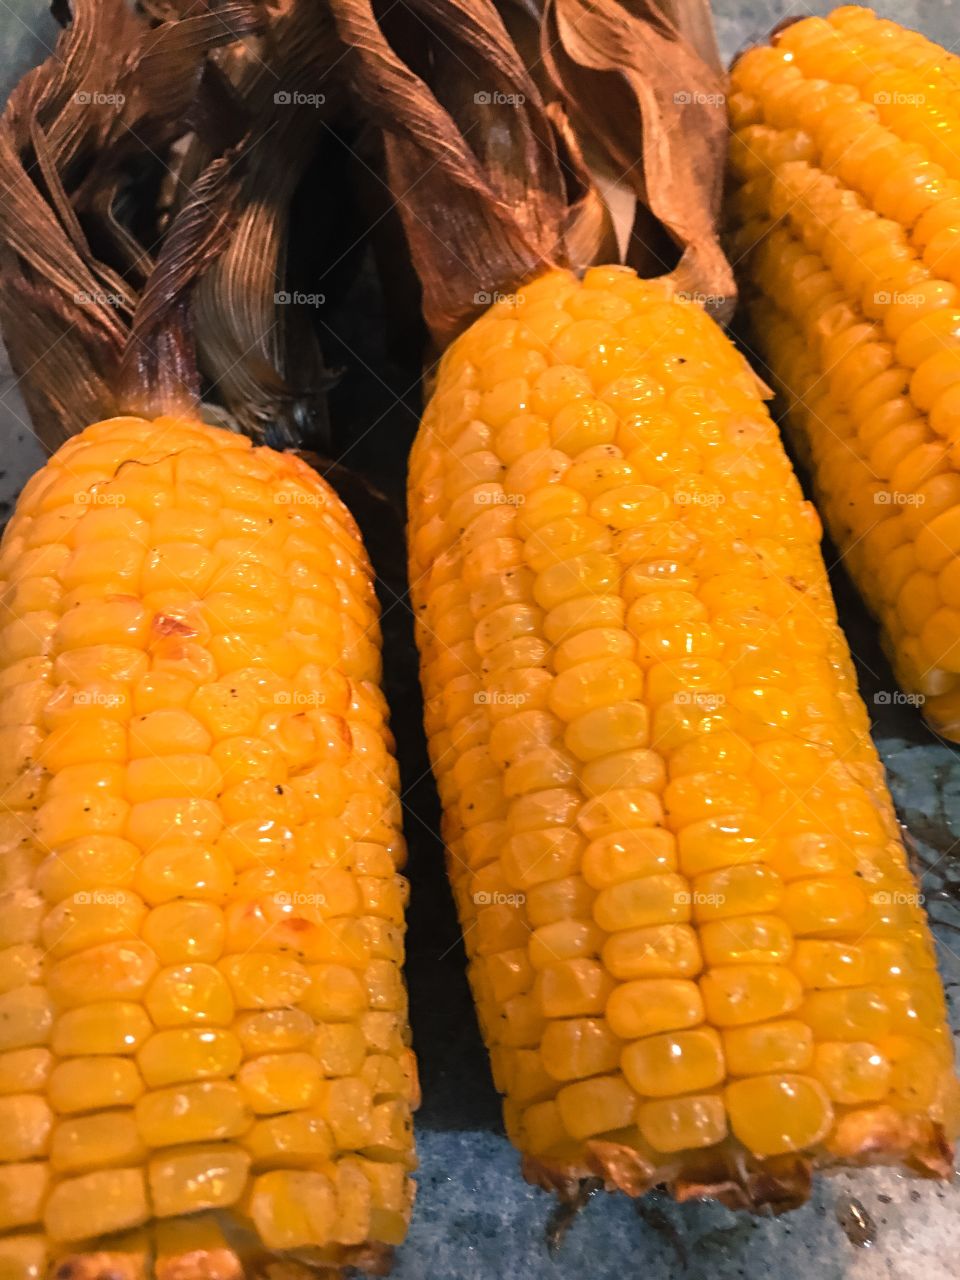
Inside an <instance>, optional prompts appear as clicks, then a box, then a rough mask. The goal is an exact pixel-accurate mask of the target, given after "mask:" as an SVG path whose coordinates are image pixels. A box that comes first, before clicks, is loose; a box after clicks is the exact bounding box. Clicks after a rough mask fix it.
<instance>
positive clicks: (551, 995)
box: [534, 959, 613, 1018]
mask: <svg viewBox="0 0 960 1280" xmlns="http://www.w3.org/2000/svg"><path fill="white" fill-rule="evenodd" d="M612 986H613V982H612V980H611V978H610V976H609V975H608V974H607V972H606V970H605V969H604V967H603V965H601V964H600V963H599V962H598V961H595V960H589V959H573V960H563V961H559V962H557V963H554V964H551V965H548V966H547V967H546V968H544V969H541V970H540V972H539V974H538V975H537V979H536V983H535V985H534V994H535V997H536V999H537V1001H538V1002H539V1005H540V1008H541V1010H542V1012H543V1014H544V1015H545V1016H546V1017H548V1018H569V1017H577V1016H580V1015H583V1014H598V1013H602V1012H603V1009H604V1006H605V1005H606V1002H607V997H608V996H609V994H610V990H611V988H612Z"/></svg>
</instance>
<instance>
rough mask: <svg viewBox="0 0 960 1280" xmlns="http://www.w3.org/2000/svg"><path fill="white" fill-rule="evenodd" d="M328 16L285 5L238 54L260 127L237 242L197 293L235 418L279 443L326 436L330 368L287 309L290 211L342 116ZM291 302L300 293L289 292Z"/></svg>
mask: <svg viewBox="0 0 960 1280" xmlns="http://www.w3.org/2000/svg"><path fill="white" fill-rule="evenodd" d="M339 54H340V48H339V45H338V43H337V40H336V33H335V31H334V27H333V21H332V18H331V17H330V14H329V12H328V11H326V10H324V9H322V8H321V7H319V6H316V5H313V4H310V3H304V2H303V0H279V3H278V4H276V5H275V6H274V7H273V8H272V9H271V13H270V24H269V28H268V30H267V32H266V34H265V37H264V38H263V39H262V40H261V41H258V42H256V43H254V44H249V43H248V45H246V46H243V47H238V48H236V49H233V50H230V51H229V53H228V56H227V58H226V59H225V61H224V72H225V74H226V76H227V77H228V78H229V81H230V83H231V85H232V86H233V88H234V90H235V92H236V94H237V96H238V97H239V98H240V99H241V100H242V101H243V103H244V104H245V105H246V107H247V110H248V111H249V113H250V116H251V118H252V119H254V120H255V122H256V123H255V126H254V131H253V136H252V137H251V139H250V142H249V145H248V148H247V154H246V163H245V167H244V173H243V178H242V183H241V186H240V190H239V193H238V198H237V200H236V201H235V203H234V222H233V230H232V233H231V237H230V242H229V244H228V246H227V248H226V250H225V251H224V253H223V254H222V256H221V257H220V258H219V259H218V261H217V262H216V263H215V264H214V265H213V267H212V268H211V270H210V271H209V272H207V273H206V274H205V276H204V278H203V279H202V280H201V281H200V283H199V285H198V288H197V290H196V293H195V295H194V314H195V318H196V332H197V343H198V348H199V354H200V362H201V367H202V369H203V372H204V374H205V375H206V377H207V378H208V380H209V382H210V384H211V385H212V386H213V387H215V388H216V395H217V398H218V399H219V400H221V401H222V402H223V403H224V404H225V406H226V408H227V410H228V413H229V415H230V417H231V418H232V420H233V421H234V422H235V423H236V424H237V425H239V426H240V427H241V429H242V430H244V431H246V432H247V433H248V434H251V435H253V436H256V437H258V438H264V439H268V440H269V441H270V443H271V444H275V445H278V446H281V445H296V444H299V443H300V442H301V441H302V440H303V439H304V438H305V437H306V438H307V439H313V440H315V439H318V438H320V439H323V438H324V437H325V435H326V407H325V400H324V392H325V390H326V389H327V387H328V386H329V384H330V381H331V375H330V374H329V372H328V371H327V369H326V368H325V365H324V361H323V357H322V353H321V350H320V346H319V343H318V342H317V339H316V336H315V327H314V325H313V324H312V322H311V321H312V316H311V315H310V313H309V311H308V310H306V309H305V308H304V307H303V306H300V305H297V304H296V303H295V302H292V303H288V304H282V305H280V306H278V305H277V297H278V295H279V296H281V297H282V296H283V295H284V294H286V293H287V290H286V289H285V285H286V283H287V280H286V268H287V252H288V215H289V209H290V204H291V201H292V199H293V196H294V193H295V191H296V188H297V186H298V184H299V183H300V181H301V179H302V177H303V174H304V172H305V170H306V168H307V166H308V165H309V164H310V162H311V161H312V160H313V158H314V157H315V155H316V153H317V148H318V145H319V143H320V140H321V138H322V137H323V135H324V133H325V131H326V130H328V129H329V128H330V124H331V121H333V120H335V118H336V116H337V114H338V112H339V110H340V107H341V87H340V82H339V80H338V79H337V77H336V75H335V74H333V75H330V74H327V72H328V68H330V67H331V66H333V64H335V62H336V60H337V58H338V57H339ZM288 296H290V297H291V298H292V296H293V295H288Z"/></svg>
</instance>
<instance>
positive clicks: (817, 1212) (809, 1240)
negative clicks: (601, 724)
mask: <svg viewBox="0 0 960 1280" xmlns="http://www.w3.org/2000/svg"><path fill="white" fill-rule="evenodd" d="M714 7H715V11H716V19H717V28H718V34H719V38H720V43H721V47H722V50H723V53H724V56H725V57H729V56H731V55H732V54H733V53H734V52H735V51H736V50H737V49H738V48H739V47H740V46H742V45H744V44H746V43H748V42H750V41H751V40H753V39H755V38H759V37H761V36H762V35H763V34H764V33H765V32H766V31H768V30H769V29H770V27H771V26H773V25H774V24H775V23H777V22H779V21H780V20H781V19H783V18H784V17H788V16H795V15H803V14H807V13H825V12H827V11H828V10H829V8H830V7H831V5H829V4H827V3H814V4H801V3H796V4H791V3H789V2H788V0H752V2H751V0H715V3H714ZM874 8H876V9H877V10H878V12H880V13H882V14H883V15H885V16H888V17H895V18H897V19H898V20H899V21H900V22H903V23H905V24H907V25H913V26H917V27H919V28H921V29H922V30H924V31H925V32H926V33H927V34H929V35H931V36H933V37H935V38H936V39H938V40H940V41H941V42H944V43H947V44H951V45H954V46H955V45H956V44H957V43H958V42H960V0H889V2H884V3H878V4H876V5H874ZM55 31H56V28H55V26H54V23H53V21H52V19H51V18H50V17H49V15H48V13H47V12H46V10H45V8H44V7H43V6H42V5H41V4H40V3H36V2H34V0H0V93H2V94H3V95H4V96H5V94H6V92H7V91H8V90H9V88H10V86H11V84H12V83H13V81H14V80H15V79H16V78H17V76H18V75H19V74H20V73H21V71H22V70H23V69H24V68H25V67H26V66H28V65H30V64H31V63H32V62H35V61H38V60H39V59H40V58H42V57H43V56H45V54H46V52H47V51H48V50H49V48H50V47H51V46H52V44H53V40H54V38H55ZM340 343H341V346H342V350H339V351H338V352H337V354H338V356H342V360H341V361H340V362H341V363H342V364H343V365H344V367H345V369H346V375H345V378H344V381H343V384H342V388H341V390H340V391H338V392H337V393H335V395H334V399H333V415H334V418H335V420H336V418H337V417H338V415H339V416H340V417H342V418H344V419H346V418H350V419H351V421H352V422H353V423H354V425H355V426H356V424H357V423H360V424H361V425H362V424H363V422H364V420H365V419H369V420H370V421H373V420H374V418H376V420H377V421H379V420H380V418H381V417H383V418H384V419H385V420H386V422H387V424H388V426H389V430H390V431H391V432H392V436H393V439H392V442H388V444H387V452H389V453H392V455H393V456H394V457H395V458H396V457H397V456H399V454H398V444H397V442H398V441H402V440H403V439H404V438H406V439H408V438H409V436H410V434H411V433H412V430H413V426H414V421H415V406H413V405H411V403H410V396H409V393H408V391H407V387H408V384H407V383H406V382H404V381H403V380H402V379H401V380H399V381H397V382H396V383H395V384H394V385H395V387H400V388H401V390H400V391H399V392H397V391H396V390H392V391H389V392H386V391H385V393H384V394H385V395H386V394H389V395H390V396H392V397H393V401H392V404H391V405H385V404H380V403H378V404H375V405H371V404H370V402H369V401H370V395H369V389H367V390H364V389H361V388H360V377H358V376H354V375H360V376H362V370H359V369H354V370H351V356H350V346H349V333H348V337H347V338H343V336H342V335H341V338H340ZM353 363H355V362H353ZM388 381H389V379H388ZM367 382H368V383H369V379H367ZM390 410H392V412H390ZM0 417H2V426H3V437H2V438H3V441H4V448H3V456H2V460H0V503H3V504H4V505H3V510H8V509H9V507H8V505H7V504H9V502H10V501H11V500H12V499H13V498H15V496H16V493H17V492H18V490H19V487H20V485H21V484H22V482H23V479H24V478H25V476H26V475H27V474H29V473H30V472H31V471H32V470H33V469H35V467H36V466H37V465H39V462H40V458H41V454H40V450H39V448H38V447H37V446H36V443H35V442H34V441H33V439H32V438H31V435H30V432H29V428H28V427H27V425H26V421H25V415H24V412H23V409H22V406H21V405H20V404H19V401H18V398H17V396H16V390H15V388H14V387H12V385H11V383H10V381H9V379H8V378H5V377H4V370H3V368H2V367H0ZM397 423H399V425H397ZM358 429H359V428H358ZM370 431H371V432H372V428H370ZM364 434H368V432H366V431H365V432H364ZM384 440H386V436H383V437H379V438H378V435H377V433H374V434H373V435H372V436H371V443H372V446H373V447H372V448H371V451H370V452H371V453H375V452H376V450H377V449H379V448H380V447H381V443H382V441H384ZM389 443H393V448H392V449H390V448H389V447H388V446H389ZM364 453H366V450H364ZM379 460H382V459H379ZM360 461H361V462H362V461H363V459H360ZM367 465H377V464H376V463H373V462H371V463H368V464H367ZM377 532H378V533H379V534H380V535H381V536H379V537H377V538H376V539H375V541H377V542H379V543H381V544H382V545H383V547H384V548H385V551H384V559H383V561H382V562H381V564H383V563H385V562H386V561H388V560H392V563H393V566H394V568H395V567H396V555H395V552H396V545H397V537H396V534H397V530H396V529H389V528H388V529H385V530H378V531H377ZM368 536H369V535H368ZM391 542H392V548H391V547H390V546H388V544H390V543H391ZM371 549H372V554H373V555H374V558H375V560H376V559H377V558H378V554H377V548H376V547H372V548H371ZM391 550H392V551H393V556H392V557H391ZM827 557H828V563H831V564H832V562H833V561H835V560H836V556H835V554H832V553H831V552H830V549H829V548H828V549H827ZM384 576H385V584H384V588H383V591H382V595H383V598H384V630H385V634H386V636H387V639H388V646H387V654H388V662H387V684H388V693H389V694H390V697H391V703H392V705H393V708H394V721H395V726H396V728H397V735H398V740H399V745H400V756H401V760H402V761H403V772H404V787H405V807H406V813H407V817H406V825H407V835H408V839H409V843H410V850H411V860H410V875H411V880H412V882H413V901H412V906H411V911H410V934H409V944H410V945H409V955H410V958H409V964H408V978H409V983H410V990H411V1013H412V1020H413V1026H414V1036H415V1042H416V1048H417V1050H418V1052H419V1055H420V1062H421V1072H422V1080H423V1089H424V1101H423V1106H422V1108H421V1110H420V1112H419V1114H418V1119H417V1136H418V1144H419V1150H420V1159H421V1168H420V1174H419V1182H420V1194H419V1200H418V1203H417V1207H416V1211H415V1214H414V1219H413V1225H412V1228H411V1231H410V1235H409V1238H408V1240H407V1243H406V1244H405V1245H404V1246H403V1248H402V1249H401V1250H400V1251H399V1253H398V1257H397V1262H396V1266H395V1269H394V1273H393V1274H394V1276H395V1277H396V1280H519V1278H520V1277H524V1280H588V1278H589V1280H621V1278H622V1277H626V1276H632V1275H639V1274H643V1273H646V1274H649V1275H652V1276H655V1277H657V1280H701V1278H702V1280H707V1277H709V1278H710V1280H737V1278H746V1280H762V1278H765V1277H768V1276H774V1277H777V1280H810V1278H811V1277H814V1276H816V1277H817V1280H840V1278H841V1277H849V1278H850V1280H860V1278H861V1277H862V1278H863V1280H867V1278H868V1277H869V1278H870V1280H948V1278H953V1277H956V1276H957V1275H958V1271H960V1264H958V1261H957V1254H958V1245H960V1182H956V1183H955V1184H954V1185H952V1186H949V1187H944V1186H940V1185H934V1184H932V1183H929V1182H917V1181H913V1180H909V1179H905V1178H902V1177H900V1176H898V1175H896V1174H893V1173H890V1172H886V1171H868V1172H857V1173H854V1174H849V1175H847V1174H841V1175H835V1176H833V1177H830V1178H821V1179H820V1180H819V1183H818V1186H817V1189H816V1192H815V1194H814V1197H813V1199H812V1200H811V1202H810V1203H809V1204H808V1205H806V1206H805V1207H804V1208H802V1209H800V1210H797V1211H796V1212H794V1213H792V1214H788V1215H786V1216H784V1217H782V1218H779V1219H770V1218H766V1219H753V1218H749V1217H747V1216H745V1215H738V1214H734V1213H732V1212H730V1211H728V1210H726V1209H723V1208H721V1207H719V1206H716V1205H712V1204H706V1203H703V1204H700V1203H698V1204H689V1205H685V1206H677V1205H675V1204H673V1203H671V1202H669V1201H667V1200H665V1199H663V1198H657V1197H647V1198H646V1199H645V1200H644V1201H643V1202H641V1204H640V1206H639V1211H638V1208H637V1207H636V1206H634V1204H632V1203H631V1202H630V1201H629V1200H627V1199H626V1198H625V1197H622V1196H596V1197H594V1199H593V1200H592V1201H591V1202H590V1203H589V1204H588V1205H587V1206H586V1208H585V1209H584V1210H583V1212H581V1213H580V1214H579V1215H578V1216H577V1218H576V1220H575V1221H574V1222H573V1223H572V1225H571V1226H570V1228H569V1230H568V1231H567V1232H566V1234H565V1236H564V1238H563V1240H562V1243H561V1245H560V1247H559V1249H558V1251H556V1254H555V1256H551V1255H550V1253H549V1252H548V1249H547V1245H546V1239H547V1234H548V1227H549V1224H550V1221H551V1214H552V1212H553V1203H552V1201H551V1199H550V1197H548V1196H547V1195H546V1194H544V1193H543V1192H541V1191H538V1190H535V1189H533V1188H531V1187H529V1186H527V1185H526V1184H525V1183H524V1182H523V1180H522V1179H521V1177H520V1174H519V1169H518V1161H517V1157H516V1155H515V1153H514V1152H513V1150H512V1149H511V1147H510V1146H509V1144H508V1143H507V1140H506V1138H505V1137H504V1135H503V1131H502V1127H501V1124H500V1117H499V1107H498V1103H497V1098H496V1095H495V1093H494V1091H493V1087H492V1085H491V1082H490V1078H489V1073H488V1070H487V1066H486V1058H485V1054H484V1053H483V1050H482V1048H481V1045H480V1042H479V1038H478V1035H477V1031H476V1026H475V1022H474V1017H473V1011H472V1007H471V1004H470V1000H469V996H468V993H467V989H466V984H465V980H464V976H463V953H462V949H461V946H460V942H459V931H458V929H457V924H456V918H455V915H454V912H453V907H452V903H451V901H450V898H449V894H448V892H447V889H446V884H445V881H444V879H443V875H442V861H441V854H440V850H439V846H438V843H437V839H436V835H435V830H436V799H435V795H434V793H433V787H432V783H431V781H430V778H429V774H428V771H427V769H426V762H425V756H424V751H423V743H422V739H421V738H420V735H419V730H418V728H417V724H416V722H417V706H416V692H415V680H414V676H413V671H412V666H411V663H410V656H409V632H410V628H409V621H410V619H409V614H408V611H407V610H406V607H405V604H404V602H403V601H402V599H400V598H399V596H398V595H397V593H396V591H395V590H394V586H393V580H392V579H391V573H390V571H389V569H388V570H386V571H385V573H384ZM833 578H834V585H835V590H836V593H837V598H838V605H839V608H840V615H841V621H842V622H843V625H844V627H845V629H846V632H847V635H848V637H849V640H850V644H851V647H852V649H853V651H854V654H855V657H856V659H857V664H858V669H859V674H860V680H861V689H862V692H863V695H864V697H865V698H866V700H867V703H868V706H869V707H870V710H871V715H872V717H873V720H874V722H875V736H876V740H877V743H878V746H879V748H880V751H881V753H882V754H883V757H884V760H885V762H886V765H887V768H888V770H889V774H890V782H891V786H892V788H893V792H894V797H895V800H896V802H897V805H898V806H899V809H900V812H901V815H902V817H903V819H904V821H905V823H906V824H907V826H908V828H909V830H910V832H911V834H912V835H913V837H914V839H915V841H916V843H917V846H918V849H919V853H920V856H921V859H922V860H923V861H924V862H926V864H927V865H928V866H930V867H931V868H932V870H931V871H929V872H927V873H926V874H925V877H924V886H923V887H924V891H925V893H926V895H927V898H928V903H929V905H930V909H931V913H932V915H933V916H934V919H935V921H939V923H936V924H935V928H936V932H937V936H938V942H939V944H940V945H939V958H940V965H941V971H942V973H943V976H944V978H945V980H946V983H947V991H948V996H949V997H950V1000H951V1010H952V1018H953V1025H954V1028H955V1029H958V1028H960V931H958V930H960V914H958V912H957V910H956V908H955V907H953V906H952V905H951V904H950V903H949V902H947V901H946V900H941V899H939V898H938V897H937V893H938V890H939V889H940V888H941V887H942V884H943V878H944V876H945V875H950V874H951V869H950V868H951V858H952V857H953V855H952V854H951V855H950V856H949V857H948V856H945V855H947V854H948V851H950V850H951V848H952V846H953V844H954V842H955V841H957V840H960V754H958V751H957V750H955V749H954V748H951V747H948V746H946V745H944V744H941V743H939V742H937V741H936V740H935V739H934V738H933V736H932V735H931V734H930V733H929V731H928V730H926V729H925V728H924V726H923V724H922V723H921V721H920V719H919V717H918V715H917V714H916V712H915V711H914V710H913V709H912V708H911V707H909V706H903V705H897V703H896V695H895V692H894V691H895V685H894V683H893V680H892V677H891V675H890V672H889V668H888V666H887V664H886V662H885V660H884V659H883V657H882V655H881V654H880V653H879V650H878V647H877V644H876V639H875V636H874V632H873V627H872V626H871V624H870V622H869V620H868V619H867V618H866V617H865V616H864V614H863V610H862V608H861V607H860V605H859V604H858V602H857V600H856V599H855V597H854V595H853V592H852V590H851V588H850V585H849V583H848V582H847V580H846V578H845V577H844V575H843V572H842V570H841V569H840V568H839V567H835V568H834V571H833ZM398 589H399V588H398ZM958 865H960V864H958V863H957V862H956V861H953V862H952V875H953V878H954V881H957V880H960V870H958ZM853 1198H855V1200H856V1201H858V1202H859V1205H860V1206H862V1208H863V1210H864V1211H865V1212H866V1214H868V1215H869V1218H870V1220H872V1224H873V1232H872V1236H873V1241H872V1243H871V1244H870V1245H869V1246H868V1247H858V1246H857V1245H856V1244H854V1243H853V1242H852V1241H851V1239H850V1238H848V1236H853V1237H856V1234H857V1232H856V1229H855V1227H856V1221H855V1219H856V1207H855V1206H854V1209H853V1210H851V1204H852V1202H853ZM840 1218H844V1219H845V1221H846V1225H847V1230H844V1228H843V1226H842V1225H841V1222H840V1221H839V1219H840Z"/></svg>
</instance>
